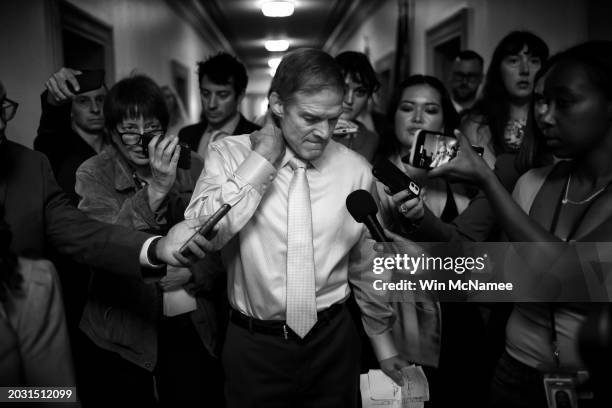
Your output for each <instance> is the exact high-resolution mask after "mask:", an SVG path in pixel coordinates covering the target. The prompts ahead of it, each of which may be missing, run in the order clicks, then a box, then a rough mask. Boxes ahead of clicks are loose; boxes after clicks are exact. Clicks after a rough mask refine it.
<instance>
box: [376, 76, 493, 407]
mask: <svg viewBox="0 0 612 408" xmlns="http://www.w3.org/2000/svg"><path fill="white" fill-rule="evenodd" d="M392 106H393V109H392V110H391V111H390V112H391V115H392V118H393V123H394V125H395V126H394V129H395V135H394V136H393V138H389V139H387V143H386V144H383V148H384V149H385V150H384V152H385V154H386V157H387V158H388V160H389V161H391V162H392V163H393V164H394V165H395V166H397V167H398V168H399V169H400V170H402V171H403V172H405V173H406V174H407V175H408V176H410V178H412V179H413V180H414V181H416V183H417V184H418V185H419V186H420V187H421V193H420V195H419V197H418V198H417V199H415V200H419V201H420V202H421V204H422V205H421V207H420V210H421V211H422V210H423V206H426V207H427V208H428V209H429V211H431V212H432V213H434V214H435V216H436V217H440V218H442V219H444V220H447V221H450V220H452V219H453V218H455V217H456V216H457V214H458V213H460V212H461V211H462V210H463V209H464V208H465V207H466V206H467V203H468V198H467V196H466V195H464V194H458V193H457V192H455V191H453V189H451V185H450V184H449V183H447V182H446V181H444V180H440V179H431V178H429V177H427V170H424V169H420V168H416V167H414V166H411V165H409V164H407V163H404V162H403V161H402V158H403V157H405V156H407V155H409V153H410V150H411V149H412V146H413V144H414V143H415V138H416V134H417V132H418V131H419V130H428V131H433V132H441V133H451V132H452V131H453V130H454V129H455V128H456V127H457V126H458V122H459V121H458V115H457V112H456V111H455V108H454V107H453V104H452V102H451V99H450V97H449V95H448V92H447V91H446V89H445V87H444V85H443V84H442V83H441V82H440V80H438V79H437V78H435V77H432V76H426V75H413V76H410V77H409V78H407V79H406V80H404V81H403V82H402V83H401V84H400V86H399V88H398V93H397V96H396V97H395V99H394V103H393V105H392ZM376 184H377V192H378V196H379V198H380V210H381V216H382V220H383V223H384V224H385V226H386V227H387V228H388V229H390V230H392V231H394V232H396V233H398V234H400V235H405V234H407V232H408V231H409V229H410V225H409V223H408V222H407V220H408V219H410V218H411V217H412V216H415V214H413V213H412V211H406V210H405V208H406V207H405V205H404V202H406V200H407V199H408V198H409V195H410V192H409V191H408V190H405V191H401V192H399V193H397V194H394V195H390V194H389V190H388V189H387V188H386V187H385V186H384V185H383V184H382V183H380V182H377V183H376ZM455 187H456V186H453V188H455ZM406 296H407V297H406V298H403V299H398V301H397V302H395V303H394V304H393V305H394V308H395V311H396V313H397V316H398V318H397V320H396V322H395V325H394V327H393V336H394V340H395V344H396V347H397V348H398V350H399V351H400V354H401V355H402V357H403V358H404V359H406V360H407V361H410V362H413V363H416V364H421V365H422V366H423V367H424V371H425V374H426V376H427V379H428V382H429V385H430V396H431V401H430V403H429V405H430V406H432V407H445V406H449V404H451V403H453V404H455V405H457V406H463V405H466V406H467V405H468V404H469V406H480V405H479V400H478V397H477V396H475V394H477V392H476V391H475V390H476V389H478V387H479V386H481V384H482V383H483V381H482V378H481V377H480V375H481V373H480V371H479V370H478V369H477V368H478V361H477V358H476V357H475V356H476V355H478V351H477V350H478V347H479V342H478V341H466V339H467V337H466V336H464V335H463V334H464V333H465V332H470V333H471V335H472V336H473V337H475V338H478V334H479V333H480V330H481V329H482V327H481V326H482V323H481V321H480V316H479V314H478V310H477V309H476V308H475V307H473V306H472V305H469V304H464V305H461V304H458V303H446V304H444V303H440V302H438V301H437V300H436V299H435V297H433V296H432V297H431V298H427V299H425V300H418V301H417V300H415V299H414V298H411V296H410V294H409V293H407V295H406ZM442 333H444V335H442ZM472 336H470V338H472ZM466 356H471V358H470V359H469V360H468V359H466ZM468 369H469V370H470V371H469V372H470V373H474V375H469V376H466V375H465V373H466V371H467V370H468ZM472 391H473V392H472ZM447 396H449V397H450V399H447ZM462 398H465V399H462Z"/></svg>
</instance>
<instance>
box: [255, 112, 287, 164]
mask: <svg viewBox="0 0 612 408" xmlns="http://www.w3.org/2000/svg"><path fill="white" fill-rule="evenodd" d="M250 138H251V146H252V147H253V150H254V151H255V152H257V153H258V154H260V155H261V156H263V157H264V158H265V159H266V160H268V161H269V162H270V163H272V164H273V165H274V166H275V167H278V165H279V164H280V161H281V160H282V159H283V156H284V155H285V149H286V143H285V139H283V133H282V131H281V130H280V129H279V128H278V127H276V125H274V122H273V121H267V122H266V125H265V126H264V127H263V128H261V130H258V131H256V132H253V133H251V136H250Z"/></svg>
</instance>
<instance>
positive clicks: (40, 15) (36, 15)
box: [0, 0, 216, 146]
mask: <svg viewBox="0 0 612 408" xmlns="http://www.w3.org/2000/svg"><path fill="white" fill-rule="evenodd" d="M69 1H70V3H72V4H74V5H75V6H76V7H78V8H80V9H81V10H83V11H85V12H87V13H89V14H91V15H93V16H94V17H96V18H98V19H100V20H101V21H103V22H104V23H106V24H108V25H109V26H111V27H112V28H113V38H114V46H115V75H116V77H117V78H115V79H118V78H122V77H124V76H126V75H129V74H130V73H131V72H132V71H133V70H137V71H138V72H140V73H144V74H147V75H149V76H151V77H152V78H153V79H154V80H155V81H157V82H158V83H159V84H160V85H162V84H170V83H171V72H170V61H171V60H172V59H174V60H177V61H179V62H180V63H181V64H182V65H184V66H186V67H187V68H188V69H189V72H190V73H189V76H190V94H189V100H190V105H191V110H190V112H189V115H190V117H191V119H192V120H193V121H195V120H197V118H198V115H199V112H200V104H199V92H198V85H197V75H196V62H197V61H199V60H202V59H204V58H205V57H206V56H208V55H210V54H211V53H213V52H216V50H213V49H212V48H211V46H210V45H209V44H207V43H206V42H205V41H204V40H203V39H202V38H201V37H200V36H198V34H197V33H196V31H195V30H194V29H192V28H191V26H189V25H188V24H186V23H185V22H184V21H183V20H182V19H180V18H179V16H178V15H177V14H176V13H175V12H174V11H173V10H171V9H170V8H169V6H168V5H167V4H166V3H165V2H164V1H163V0H130V1H123V0H105V1H97V0H69ZM45 3H47V2H46V0H23V1H1V2H0V35H1V37H0V38H2V40H1V41H0V53H1V54H0V55H2V58H3V62H2V64H0V79H1V80H2V81H3V82H4V83H5V86H6V88H7V90H8V93H9V97H11V98H12V99H15V100H17V101H18V102H19V103H20V106H19V111H18V113H17V116H16V118H15V119H14V120H13V121H12V122H11V123H10V124H9V128H8V133H7V134H8V135H9V137H10V138H11V139H12V140H15V141H17V142H19V143H22V144H24V145H26V146H31V145H32V142H33V140H34V137H35V136H36V128H37V126H38V119H39V117H40V102H39V95H40V93H41V92H42V89H43V86H44V82H45V81H46V79H47V78H48V76H49V75H50V74H51V73H52V72H53V71H54V70H56V69H58V68H59V67H56V66H54V64H53V61H52V56H51V52H50V50H49V47H50V44H51V41H50V38H49V32H51V31H52V30H53V29H54V27H50V23H49V21H50V20H49V19H48V16H49V13H48V11H49V10H47V8H46V6H45ZM15 33H19V35H15ZM110 80H112V79H110V78H109V82H111V81H110Z"/></svg>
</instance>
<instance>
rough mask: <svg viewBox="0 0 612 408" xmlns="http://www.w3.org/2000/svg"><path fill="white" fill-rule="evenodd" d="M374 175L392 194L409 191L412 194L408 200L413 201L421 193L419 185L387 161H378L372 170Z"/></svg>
mask: <svg viewBox="0 0 612 408" xmlns="http://www.w3.org/2000/svg"><path fill="white" fill-rule="evenodd" d="M372 174H373V175H374V177H376V178H377V179H378V180H379V181H380V182H381V183H383V184H384V185H385V186H387V187H388V188H389V191H391V194H396V193H399V192H400V191H403V190H408V191H410V193H411V195H410V196H409V197H408V199H412V198H414V197H418V196H419V194H420V193H421V188H420V187H419V185H418V184H417V183H416V182H415V181H414V180H412V179H411V178H410V177H409V176H408V175H407V174H406V173H404V172H403V171H401V170H400V169H398V168H397V167H395V165H394V164H393V163H391V162H390V161H389V160H387V159H380V160H378V161H377V162H376V163H375V164H374V167H373V168H372Z"/></svg>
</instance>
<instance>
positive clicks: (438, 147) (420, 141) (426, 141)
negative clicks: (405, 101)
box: [402, 129, 484, 170]
mask: <svg viewBox="0 0 612 408" xmlns="http://www.w3.org/2000/svg"><path fill="white" fill-rule="evenodd" d="M472 148H473V149H474V150H475V151H476V152H477V153H478V154H479V155H480V156H482V154H483V153H484V148H483V147H481V146H472ZM458 150H459V141H458V140H457V138H456V137H455V136H453V135H447V134H444V133H441V132H433V131H430V130H424V129H419V130H417V131H416V133H415V135H414V143H413V144H412V149H411V150H410V155H408V156H405V157H403V158H402V161H403V162H404V163H407V164H410V165H411V166H414V167H418V168H420V169H426V170H431V169H434V168H436V167H438V166H441V165H443V164H445V163H448V162H449V161H451V160H452V159H453V158H455V156H457V151H458Z"/></svg>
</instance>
